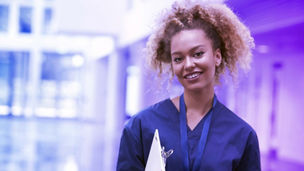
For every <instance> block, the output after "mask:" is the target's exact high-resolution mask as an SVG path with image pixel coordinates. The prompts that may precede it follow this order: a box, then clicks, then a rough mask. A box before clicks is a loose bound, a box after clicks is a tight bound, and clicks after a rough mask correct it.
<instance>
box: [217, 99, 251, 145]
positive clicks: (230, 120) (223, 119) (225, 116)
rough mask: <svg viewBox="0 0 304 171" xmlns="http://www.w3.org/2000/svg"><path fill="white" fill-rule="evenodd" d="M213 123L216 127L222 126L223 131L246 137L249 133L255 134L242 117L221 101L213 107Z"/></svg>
mask: <svg viewBox="0 0 304 171" xmlns="http://www.w3.org/2000/svg"><path fill="white" fill-rule="evenodd" d="M214 113H215V116H214V117H215V118H214V124H215V126H216V127H218V128H222V130H223V131H224V132H227V131H228V130H229V132H232V133H235V134H238V135H241V136H244V138H246V139H247V138H248V137H249V136H251V135H254V136H256V133H255V131H254V129H253V128H252V127H251V126H250V125H249V124H248V123H247V122H246V121H245V120H243V119H242V118H240V117H239V116H238V115H236V114H235V113H234V112H232V111H231V110H230V109H228V108H227V107H226V106H225V105H223V104H222V103H221V102H219V101H218V102H217V104H216V107H215V112H214Z"/></svg>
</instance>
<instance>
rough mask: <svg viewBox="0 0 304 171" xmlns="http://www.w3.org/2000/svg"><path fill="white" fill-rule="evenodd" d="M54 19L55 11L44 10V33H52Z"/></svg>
mask: <svg viewBox="0 0 304 171" xmlns="http://www.w3.org/2000/svg"><path fill="white" fill-rule="evenodd" d="M52 18H53V10H52V9H51V8H45V9H44V16H43V26H42V28H43V30H42V32H43V33H50V32H51V22H52Z"/></svg>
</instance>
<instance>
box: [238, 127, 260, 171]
mask: <svg viewBox="0 0 304 171" xmlns="http://www.w3.org/2000/svg"><path fill="white" fill-rule="evenodd" d="M237 170H238V171H244V170H246V171H260V170H261V163H260V150H259V142H258V138H257V135H256V133H255V132H254V131H251V132H250V134H249V136H248V139H247V144H246V148H245V151H244V154H243V156H242V159H241V161H240V163H239V166H238V168H237Z"/></svg>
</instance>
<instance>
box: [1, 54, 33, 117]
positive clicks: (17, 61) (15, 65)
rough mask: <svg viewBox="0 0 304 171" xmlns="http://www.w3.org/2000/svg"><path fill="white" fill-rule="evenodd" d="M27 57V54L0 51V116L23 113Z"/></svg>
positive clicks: (25, 93)
mask: <svg viewBox="0 0 304 171" xmlns="http://www.w3.org/2000/svg"><path fill="white" fill-rule="evenodd" d="M29 56H30V53H29V52H18V51H0V90H1V91H0V115H22V114H23V112H24V108H25V105H26V103H25V101H26V98H27V91H26V87H27V82H28V65H29Z"/></svg>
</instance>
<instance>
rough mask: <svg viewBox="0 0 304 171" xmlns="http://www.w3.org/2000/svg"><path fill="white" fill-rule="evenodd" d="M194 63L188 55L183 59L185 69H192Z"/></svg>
mask: <svg viewBox="0 0 304 171" xmlns="http://www.w3.org/2000/svg"><path fill="white" fill-rule="evenodd" d="M194 66H195V63H194V61H193V59H192V58H191V57H189V56H187V57H186V59H185V69H192V68H194Z"/></svg>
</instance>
